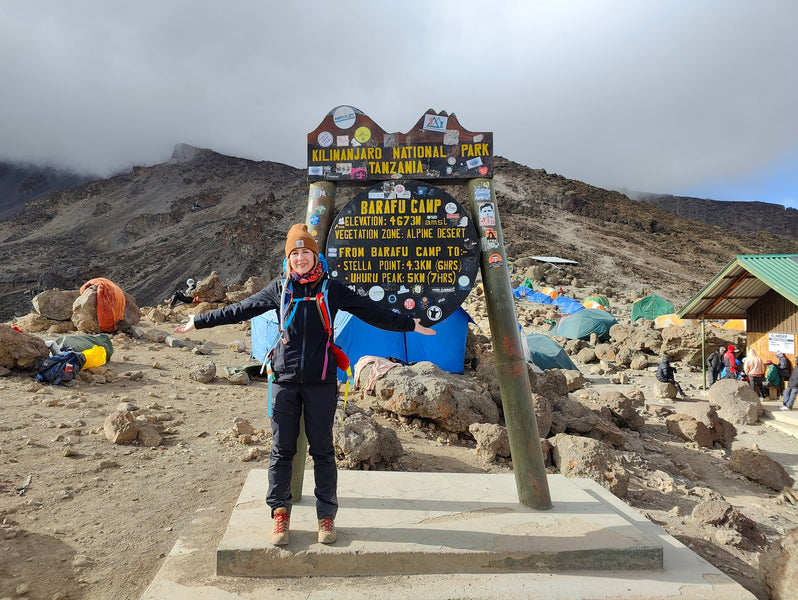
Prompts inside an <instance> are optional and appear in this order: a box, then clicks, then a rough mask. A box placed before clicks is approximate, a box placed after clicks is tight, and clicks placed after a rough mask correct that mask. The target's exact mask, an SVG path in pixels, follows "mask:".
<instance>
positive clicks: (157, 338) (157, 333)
mask: <svg viewBox="0 0 798 600" xmlns="http://www.w3.org/2000/svg"><path fill="white" fill-rule="evenodd" d="M168 337H169V332H168V331H164V330H163V329H145V330H144V339H146V340H149V341H150V342H155V343H157V344H162V343H164V342H165V341H166V338H168Z"/></svg>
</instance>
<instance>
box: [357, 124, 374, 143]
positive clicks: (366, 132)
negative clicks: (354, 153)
mask: <svg viewBox="0 0 798 600" xmlns="http://www.w3.org/2000/svg"><path fill="white" fill-rule="evenodd" d="M355 139H356V140H357V141H358V142H360V143H361V144H365V143H366V142H368V141H369V140H370V139H371V129H369V128H368V127H358V128H357V129H355Z"/></svg>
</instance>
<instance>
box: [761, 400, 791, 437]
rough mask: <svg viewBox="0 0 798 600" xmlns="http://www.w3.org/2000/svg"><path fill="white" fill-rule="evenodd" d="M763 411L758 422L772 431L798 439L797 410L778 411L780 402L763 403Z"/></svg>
mask: <svg viewBox="0 0 798 600" xmlns="http://www.w3.org/2000/svg"><path fill="white" fill-rule="evenodd" d="M762 406H763V408H764V409H765V410H764V412H763V413H762V415H760V417H759V418H760V420H761V421H762V422H763V423H764V424H765V425H768V426H770V427H773V428H774V429H778V430H779V431H782V432H784V433H786V434H789V435H792V436H794V437H798V408H793V410H779V407H780V406H781V402H763V403H762Z"/></svg>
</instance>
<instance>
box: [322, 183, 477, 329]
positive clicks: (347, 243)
mask: <svg viewBox="0 0 798 600" xmlns="http://www.w3.org/2000/svg"><path fill="white" fill-rule="evenodd" d="M479 254H480V248H479V236H478V234H477V231H476V227H475V226H474V223H473V221H472V220H471V216H470V215H469V213H468V211H466V210H465V209H464V208H463V207H462V206H461V205H460V203H459V202H457V201H456V200H455V199H454V198H452V196H450V195H449V194H447V193H446V192H444V191H443V190H441V189H439V188H436V187H434V186H431V185H428V184H426V183H423V182H419V181H402V182H399V181H384V182H382V183H380V184H378V185H376V186H374V187H372V188H370V189H367V190H365V191H363V192H361V193H360V194H358V195H357V196H355V197H354V198H353V199H352V200H351V201H350V202H349V203H348V204H347V205H346V206H344V208H343V209H342V210H341V212H340V213H338V216H337V217H336V218H335V220H334V221H333V226H332V229H330V233H329V235H328V237H327V260H328V262H329V266H330V275H331V277H333V278H334V279H337V280H338V281H340V282H341V283H343V284H344V285H346V286H347V287H349V288H350V289H351V290H354V291H355V292H357V293H358V294H360V295H361V296H368V297H369V298H371V299H372V300H373V301H374V302H376V303H377V304H379V305H381V306H383V307H385V308H388V309H391V310H394V311H396V312H402V313H406V314H410V315H412V316H413V317H416V318H419V319H421V323H422V324H423V325H426V326H428V327H429V326H432V325H435V324H436V323H439V322H440V321H442V320H443V319H445V318H446V317H448V316H449V315H450V314H452V313H453V312H454V311H455V310H456V309H457V307H459V306H460V305H461V304H462V303H463V300H465V298H466V296H468V293H469V292H470V291H471V288H472V287H473V286H474V279H475V278H476V276H477V272H478V270H479Z"/></svg>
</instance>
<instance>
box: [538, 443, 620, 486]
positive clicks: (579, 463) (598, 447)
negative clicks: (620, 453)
mask: <svg viewBox="0 0 798 600" xmlns="http://www.w3.org/2000/svg"><path fill="white" fill-rule="evenodd" d="M549 442H550V443H551V445H552V447H553V450H552V459H553V461H554V464H555V465H556V467H557V468H558V469H559V471H560V473H561V474H562V475H565V476H566V477H587V478H589V479H592V480H593V481H596V482H598V483H599V484H600V485H601V486H603V487H605V488H607V489H608V490H609V491H610V492H612V493H613V494H615V495H616V496H618V498H625V497H626V493H627V491H628V489H629V475H628V473H627V471H626V469H625V468H624V466H623V464H622V463H621V461H620V460H619V459H618V458H617V457H616V456H615V452H614V450H613V449H612V448H611V447H610V446H608V445H607V444H605V443H603V442H601V441H599V440H594V439H591V438H585V437H580V436H575V435H567V434H562V433H560V434H557V435H555V436H554V437H553V438H551V439H549Z"/></svg>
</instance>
